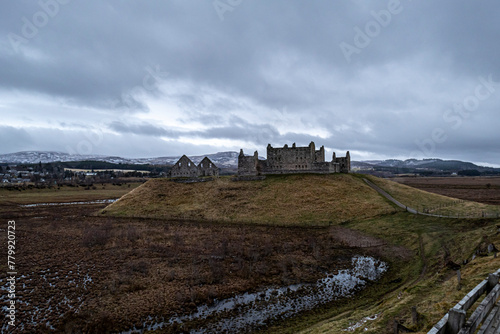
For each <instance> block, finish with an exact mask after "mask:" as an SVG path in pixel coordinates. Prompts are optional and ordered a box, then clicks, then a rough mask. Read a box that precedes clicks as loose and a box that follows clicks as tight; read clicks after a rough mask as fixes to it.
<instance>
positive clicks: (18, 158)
mask: <svg viewBox="0 0 500 334" xmlns="http://www.w3.org/2000/svg"><path fill="white" fill-rule="evenodd" d="M205 156H207V157H209V158H210V160H212V161H213V162H214V163H215V164H216V165H217V166H218V167H220V168H235V167H237V166H238V153H237V152H219V153H214V154H205V155H199V156H190V158H191V160H193V162H195V163H199V162H200V161H201V160H202V159H203V158H204V157H205ZM179 158H180V156H170V157H169V156H166V157H156V158H122V157H116V156H105V155H82V154H68V153H63V152H47V151H25V152H17V153H9V154H1V155H0V163H4V164H6V163H9V164H37V163H39V162H42V163H51V162H58V161H60V162H72V161H103V162H109V163H113V164H139V165H147V164H150V165H173V164H174V163H175V162H176V161H177V160H179Z"/></svg>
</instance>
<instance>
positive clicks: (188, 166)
mask: <svg viewBox="0 0 500 334" xmlns="http://www.w3.org/2000/svg"><path fill="white" fill-rule="evenodd" d="M169 176H170V177H200V176H215V177H217V176H219V168H218V167H217V166H216V165H215V164H214V163H213V162H212V161H211V160H210V159H209V158H207V157H205V158H203V160H201V162H200V163H199V164H198V165H196V164H195V163H194V162H192V161H191V159H189V158H188V157H187V156H185V155H183V156H182V157H181V158H180V159H179V160H178V161H177V162H176V163H175V165H173V166H172V169H170V175H169Z"/></svg>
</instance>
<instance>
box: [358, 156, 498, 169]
mask: <svg viewBox="0 0 500 334" xmlns="http://www.w3.org/2000/svg"><path fill="white" fill-rule="evenodd" d="M351 167H352V168H358V169H360V170H363V169H368V168H379V169H384V168H385V169H392V170H397V169H407V170H409V171H419V170H437V171H445V172H456V171H463V170H477V171H479V172H488V171H496V172H499V171H500V168H494V167H485V166H478V165H476V164H474V163H472V162H466V161H460V160H442V159H423V160H418V159H407V160H397V159H388V160H370V161H352V162H351Z"/></svg>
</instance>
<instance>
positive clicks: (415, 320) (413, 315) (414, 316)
mask: <svg viewBox="0 0 500 334" xmlns="http://www.w3.org/2000/svg"><path fill="white" fill-rule="evenodd" d="M411 320H412V322H413V324H414V325H416V324H417V323H418V312H417V307H416V306H412V308H411Z"/></svg>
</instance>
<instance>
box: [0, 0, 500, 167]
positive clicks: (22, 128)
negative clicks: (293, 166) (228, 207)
mask: <svg viewBox="0 0 500 334" xmlns="http://www.w3.org/2000/svg"><path fill="white" fill-rule="evenodd" d="M499 17H500V2H498V1H496V0H483V1H465V0H461V1H457V0H445V1H410V0H401V1H396V0H390V1H365V0H345V1H329V2H327V1H300V0H297V1H290V0H282V1H280V0H276V1H260V0H252V1H250V0H216V1H212V0H209V1H194V0H193V1H190V0H178V1H138V0H137V1H118V0H116V1H106V0H99V1H76V0H73V1H70V0H41V1H40V2H38V1H31V0H30V1H24V0H16V1H2V3H1V4H0V116H1V119H0V154H2V153H12V152H17V151H27V150H51V151H61V152H66V153H80V154H105V155H119V156H124V157H153V156H167V155H180V154H183V153H186V154H204V153H215V152H220V151H239V149H240V148H244V149H245V152H246V153H249V154H251V153H253V151H254V150H259V154H260V155H262V156H265V147H266V145H267V143H271V144H272V145H273V146H275V147H277V146H283V145H284V144H289V145H290V144H292V143H293V142H296V143H297V145H300V146H305V145H308V144H309V142H311V141H315V143H316V145H317V146H318V145H319V146H320V145H325V147H326V149H327V155H328V157H330V156H331V153H332V152H333V151H336V152H337V155H344V154H345V151H347V150H349V151H350V152H351V157H352V159H353V160H369V159H381V158H383V159H385V158H400V159H408V158H412V157H414V158H433V157H439V158H444V159H460V160H467V161H473V162H478V163H482V164H492V165H500V145H499V143H500V131H499V125H500V114H499V111H500V52H499V51H500V20H499Z"/></svg>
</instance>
